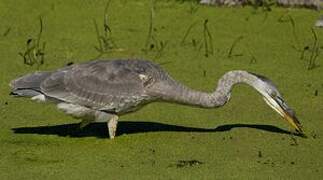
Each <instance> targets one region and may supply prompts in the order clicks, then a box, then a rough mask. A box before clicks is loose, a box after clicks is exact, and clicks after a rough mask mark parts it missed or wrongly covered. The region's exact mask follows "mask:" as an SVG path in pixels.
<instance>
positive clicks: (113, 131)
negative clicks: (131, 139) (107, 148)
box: [107, 115, 118, 139]
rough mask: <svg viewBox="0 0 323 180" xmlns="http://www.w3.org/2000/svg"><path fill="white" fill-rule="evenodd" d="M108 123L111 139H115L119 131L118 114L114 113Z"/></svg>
mask: <svg viewBox="0 0 323 180" xmlns="http://www.w3.org/2000/svg"><path fill="white" fill-rule="evenodd" d="M107 125H108V130H109V137H110V139H114V137H115V135H116V131H117V125H118V116H117V115H113V116H112V118H111V119H110V120H109V121H108V123H107Z"/></svg>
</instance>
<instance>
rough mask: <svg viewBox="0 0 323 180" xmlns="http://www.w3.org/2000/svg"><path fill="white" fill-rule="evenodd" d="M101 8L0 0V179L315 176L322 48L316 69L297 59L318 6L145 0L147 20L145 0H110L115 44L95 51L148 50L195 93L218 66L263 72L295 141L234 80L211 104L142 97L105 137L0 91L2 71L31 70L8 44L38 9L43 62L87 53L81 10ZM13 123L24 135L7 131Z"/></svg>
mask: <svg viewBox="0 0 323 180" xmlns="http://www.w3.org/2000/svg"><path fill="white" fill-rule="evenodd" d="M105 7H106V2H104V1H99V0H92V1H88V0H83V1H78V0H70V1H61V0H59V1H37V0H32V1H22V0H19V1H6V0H1V3H0V22H1V26H0V50H1V53H0V54H1V56H0V57H1V59H0V69H1V71H0V121H1V131H0V177H1V179H58V178H59V179H99V178H101V179H234V178H235V179H278V178H279V179H304V178H308V179H317V178H319V177H321V176H322V175H323V169H322V167H323V164H322V162H323V155H322V153H320V152H321V150H322V148H323V143H322V141H321V140H320V138H321V137H322V128H323V125H322V113H323V108H322V107H323V104H322V102H323V96H322V95H323V81H322V78H321V77H322V75H323V72H322V67H320V66H319V65H322V63H323V62H322V60H321V59H322V56H321V55H319V56H318V58H317V59H316V62H315V63H316V65H318V66H317V67H315V68H314V69H312V70H308V68H307V67H308V65H309V63H310V61H311V60H310V55H311V51H314V50H313V49H315V51H316V50H318V51H322V47H321V46H322V44H320V42H322V38H323V32H322V30H321V29H314V30H315V33H316V36H317V39H318V40H317V41H316V42H315V43H314V41H313V34H312V31H311V28H312V26H313V24H314V22H315V20H316V18H317V17H318V16H319V12H315V11H312V10H306V9H283V8H275V7H273V8H272V10H271V11H270V12H267V11H266V12H264V11H261V10H259V9H258V10H255V9H253V8H251V7H241V8H224V7H223V8H219V7H208V6H199V5H197V4H196V3H192V2H190V1H189V2H182V1H155V4H154V17H153V19H150V13H151V2H150V1H144V0H140V1H139V0H138V1H125V0H122V1H111V3H110V5H109V10H108V16H109V18H108V19H109V28H111V32H112V34H113V36H112V37H113V41H114V42H115V43H116V44H117V48H111V49H109V51H107V52H105V53H103V54H102V55H101V54H100V56H101V57H100V58H142V59H150V60H152V61H154V62H155V63H158V64H161V66H162V67H163V68H164V69H166V70H167V71H168V72H169V73H170V74H171V75H172V76H173V77H174V78H175V79H177V80H179V81H181V82H183V83H184V84H186V85H188V86H190V87H192V88H195V89H199V90H205V91H211V90H213V89H214V87H215V85H216V81H217V79H219V78H220V77H221V75H223V74H224V73H225V72H226V71H229V70H233V69H245V70H248V71H252V72H256V73H258V74H263V75H265V76H267V77H269V78H270V79H272V80H273V81H274V82H275V83H276V85H277V86H278V87H279V90H280V91H281V92H282V94H283V96H284V97H285V99H286V101H287V102H288V104H289V105H290V106H291V107H293V108H294V109H295V111H296V112H297V115H298V117H299V119H300V121H301V122H302V124H303V126H304V128H305V131H306V133H307V135H308V138H307V139H305V138H301V137H294V136H291V135H290V134H289V132H290V131H291V130H290V129H289V127H288V125H287V123H286V122H284V121H283V120H282V119H281V118H280V117H279V116H278V115H277V114H276V113H275V112H273V111H272V110H271V109H270V108H268V107H267V105H266V104H265V103H264V102H263V100H262V98H261V97H260V96H259V95H258V94H257V93H255V91H254V90H252V89H251V88H250V87H247V86H244V85H239V86H237V87H235V88H234V90H233V92H232V99H231V101H230V102H229V103H228V104H227V105H225V106H224V107H222V108H219V109H200V108H196V107H187V106H182V105H176V104H168V103H153V104H149V105H147V106H146V107H144V108H143V109H141V110H140V111H138V112H135V113H132V114H128V115H125V116H122V117H121V122H120V126H119V131H118V136H117V138H116V139H114V140H113V141H111V140H109V139H107V138H105V137H106V136H105V134H104V133H105V130H106V129H105V127H104V126H105V125H104V124H94V125H91V126H90V127H88V128H85V129H84V131H78V130H77V128H76V126H77V124H76V123H78V120H76V119H73V118H71V117H68V116H66V115H64V114H63V113H62V112H59V111H57V110H56V108H55V106H54V105H53V104H39V103H35V102H32V101H30V100H28V99H22V98H12V97H9V95H8V94H9V86H8V83H9V82H10V80H12V79H14V78H16V77H18V76H19V75H22V74H25V73H28V72H32V71H35V70H37V69H38V67H36V66H31V67H30V66H27V65H25V64H24V63H23V58H22V57H21V56H19V54H18V53H19V52H22V51H23V50H24V48H25V45H26V44H25V43H26V40H27V39H29V38H32V37H36V36H37V34H38V33H39V25H38V22H39V17H42V21H43V29H42V30H43V31H42V42H46V49H45V56H44V64H43V65H40V66H39V70H50V69H55V68H58V67H62V66H64V65H66V64H68V63H70V62H74V63H78V62H84V61H88V60H91V59H94V58H96V57H97V56H98V51H97V50H96V49H95V47H97V46H98V40H97V33H96V30H95V27H94V26H93V20H96V22H98V27H99V28H100V27H101V26H102V24H103V23H104V22H102V17H104V9H105ZM282 16H284V17H288V16H290V17H292V19H293V22H294V23H293V24H291V22H290V21H287V22H285V21H279V19H280V18H281V17H282ZM206 19H207V20H208V22H207V31H208V32H209V33H210V35H211V37H212V38H208V39H207V41H208V42H209V44H210V41H212V50H213V51H212V52H213V54H211V53H210V54H208V56H205V52H206V49H204V48H205V44H204V43H205V38H204V37H205V35H204V34H205V33H204V32H205V20H206ZM150 23H152V24H153V28H152V29H151V31H152V32H151V33H152V34H153V36H154V38H155V39H156V41H149V44H148V47H149V48H148V50H147V45H146V42H147V36H149V29H150V28H149V24H150ZM192 24H194V25H192ZM188 29H189V32H188ZM99 30H102V29H99ZM101 32H103V31H101ZM239 37H243V38H241V39H239ZM183 39H184V40H185V42H184V43H183V42H182V41H183ZM237 39H239V41H238V42H237V43H235V44H234V47H233V48H232V46H233V43H234V42H236V41H237ZM156 42H157V43H156ZM160 42H163V43H166V42H167V45H163V49H162V51H160V47H159V48H158V47H157V45H159V46H162V45H161V44H160ZM154 43H155V44H154ZM317 43H318V44H317ZM151 44H154V46H153V47H152V46H150V45H151ZM313 44H315V47H313V46H314V45H313ZM210 47H211V46H208V48H210ZM306 47H308V51H306V53H307V54H305V56H304V58H301V56H302V50H303V49H304V48H306ZM318 48H319V49H318ZM114 49H115V50H114ZM209 51H210V49H208V50H207V52H209ZM229 52H231V53H229ZM228 54H230V56H228ZM17 128H18V129H19V128H25V131H27V132H29V133H15V131H14V129H17ZM28 128H29V129H28ZM259 152H261V153H260V154H261V156H259ZM187 162H188V163H187ZM190 162H194V163H191V164H192V165H191V164H190ZM195 162H201V163H195ZM176 164H180V165H179V166H180V167H181V168H178V167H177V165H176ZM187 164H188V165H187Z"/></svg>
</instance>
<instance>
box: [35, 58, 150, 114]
mask: <svg viewBox="0 0 323 180" xmlns="http://www.w3.org/2000/svg"><path fill="white" fill-rule="evenodd" d="M144 83H145V82H144V81H143V80H142V78H140V74H138V72H136V71H135V70H134V69H133V68H131V66H129V65H127V63H124V62H121V63H119V62H118V61H92V62H89V63H85V64H80V65H74V66H72V67H70V68H64V69H61V70H58V71H57V72H55V73H53V74H52V75H51V76H50V77H49V78H47V79H46V80H45V81H44V82H43V83H42V84H41V91H42V92H43V93H44V94H46V95H47V96H50V97H54V98H57V99H60V100H62V101H66V102H70V103H74V104H79V105H83V106H87V107H92V108H102V107H104V106H105V105H106V104H107V103H119V102H122V100H124V99H126V98H129V97H135V96H141V95H142V93H143V86H144Z"/></svg>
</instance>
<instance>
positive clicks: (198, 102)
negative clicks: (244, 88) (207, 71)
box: [158, 71, 259, 108]
mask: <svg viewBox="0 0 323 180" xmlns="http://www.w3.org/2000/svg"><path fill="white" fill-rule="evenodd" d="M258 80H259V79H258V78H257V77H256V76H255V75H253V74H251V73H248V72H247V71H229V72H227V73H226V74H224V75H223V76H222V77H221V79H220V80H219V81H218V86H217V88H216V90H215V91H214V92H212V93H207V92H201V91H196V90H192V89H190V88H188V87H186V86H184V85H182V84H180V83H177V82H175V81H173V82H172V83H170V84H168V85H166V86H164V87H166V88H163V90H162V91H161V90H160V91H159V93H158V94H159V96H160V97H161V99H163V100H165V101H170V102H176V103H181V104H187V105H194V106H200V107H206V108H211V107H219V106H223V105H224V104H225V103H226V102H227V101H228V100H229V98H230V92H231V90H232V87H233V86H234V85H235V84H238V83H245V84H248V85H250V86H252V87H254V88H255V89H257V88H256V87H257V86H256V83H257V82H258Z"/></svg>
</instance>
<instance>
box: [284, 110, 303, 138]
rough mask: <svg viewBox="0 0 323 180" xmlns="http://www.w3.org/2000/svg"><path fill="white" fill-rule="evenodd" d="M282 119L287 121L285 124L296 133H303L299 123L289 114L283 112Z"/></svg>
mask: <svg viewBox="0 0 323 180" xmlns="http://www.w3.org/2000/svg"><path fill="white" fill-rule="evenodd" d="M284 113H285V114H284V116H283V117H284V119H286V120H287V122H288V123H289V124H290V125H291V126H292V127H293V128H295V129H296V131H297V132H299V133H301V134H304V131H303V129H302V126H301V124H300V122H299V121H298V120H297V118H296V117H295V116H293V115H292V116H291V115H290V114H289V113H287V112H284Z"/></svg>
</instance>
